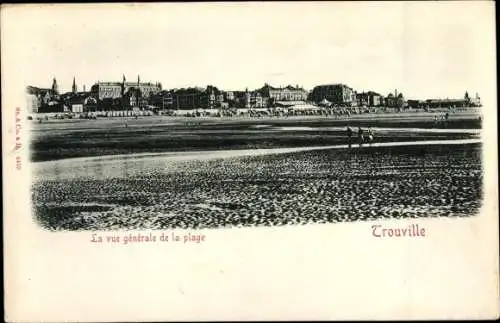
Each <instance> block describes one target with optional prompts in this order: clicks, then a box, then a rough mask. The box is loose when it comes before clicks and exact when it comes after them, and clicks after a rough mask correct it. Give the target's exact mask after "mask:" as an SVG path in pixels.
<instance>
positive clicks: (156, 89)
mask: <svg viewBox="0 0 500 323" xmlns="http://www.w3.org/2000/svg"><path fill="white" fill-rule="evenodd" d="M27 93H28V105H29V107H30V109H31V111H33V112H35V113H36V112H88V111H109V110H124V109H138V108H145V107H148V108H153V109H158V110H165V109H176V110H188V109H228V108H270V107H287V106H293V105H299V104H306V103H308V104H314V105H320V106H325V107H356V106H358V107H393V108H406V107H410V108H425V107H438V106H445V107H449V106H471V105H477V106H479V105H480V99H479V96H478V95H477V94H476V97H475V98H470V97H469V95H468V93H467V92H466V94H465V96H464V98H463V99H446V100H435V99H432V100H425V101H424V100H406V99H405V97H404V96H403V94H402V93H398V91H397V90H395V91H394V93H389V94H388V95H387V96H383V95H381V94H379V93H377V92H374V91H366V92H365V91H363V92H359V93H358V92H356V91H355V90H354V89H353V88H351V87H349V86H348V85H346V84H340V83H337V84H324V85H318V86H315V87H314V88H313V89H312V90H311V91H307V90H305V89H304V88H303V87H301V86H299V85H295V86H292V85H288V86H280V87H273V86H271V85H269V84H267V83H266V84H264V86H262V87H261V88H258V89H256V90H250V91H249V90H248V89H246V90H244V91H223V90H220V89H218V88H217V87H215V86H213V85H208V86H207V87H190V88H181V89H170V90H164V89H163V88H162V85H161V83H160V82H154V83H152V82H141V80H140V77H139V76H138V77H137V81H136V82H127V80H126V78H125V76H123V79H122V81H121V82H101V81H98V82H97V83H95V84H94V85H93V86H92V87H91V89H90V91H88V92H87V91H85V87H84V90H83V91H80V92H79V91H78V89H77V86H76V82H75V79H73V86H72V91H71V92H68V93H64V94H59V91H58V85H57V81H56V79H54V80H53V83H52V87H51V88H37V87H33V86H28V88H27Z"/></svg>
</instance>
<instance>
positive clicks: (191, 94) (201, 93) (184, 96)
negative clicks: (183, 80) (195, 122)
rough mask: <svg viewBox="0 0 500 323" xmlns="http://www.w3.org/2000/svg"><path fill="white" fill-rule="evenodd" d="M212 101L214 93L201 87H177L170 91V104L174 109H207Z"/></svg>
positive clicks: (213, 100) (211, 104)
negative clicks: (177, 88)
mask: <svg viewBox="0 0 500 323" xmlns="http://www.w3.org/2000/svg"><path fill="white" fill-rule="evenodd" d="M214 102H215V95H213V93H210V92H209V91H207V89H205V88H201V87H194V88H187V89H179V90H175V91H174V92H173V93H172V106H173V108H174V109H176V110H192V109H209V108H211V106H213V103H214Z"/></svg>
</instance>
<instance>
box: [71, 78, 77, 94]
mask: <svg viewBox="0 0 500 323" xmlns="http://www.w3.org/2000/svg"><path fill="white" fill-rule="evenodd" d="M71 91H72V92H73V93H76V92H77V88H76V81H75V77H74V76H73V85H72V86H71Z"/></svg>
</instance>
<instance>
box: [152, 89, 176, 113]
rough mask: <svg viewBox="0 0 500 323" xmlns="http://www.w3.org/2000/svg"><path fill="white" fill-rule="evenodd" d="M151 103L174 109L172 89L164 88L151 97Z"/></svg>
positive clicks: (163, 108) (159, 106)
mask: <svg viewBox="0 0 500 323" xmlns="http://www.w3.org/2000/svg"><path fill="white" fill-rule="evenodd" d="M149 104H150V105H153V106H155V107H158V108H160V109H162V110H167V109H173V108H174V100H173V96H172V93H171V92H170V91H165V90H162V91H160V92H158V93H156V94H153V95H152V96H150V98H149Z"/></svg>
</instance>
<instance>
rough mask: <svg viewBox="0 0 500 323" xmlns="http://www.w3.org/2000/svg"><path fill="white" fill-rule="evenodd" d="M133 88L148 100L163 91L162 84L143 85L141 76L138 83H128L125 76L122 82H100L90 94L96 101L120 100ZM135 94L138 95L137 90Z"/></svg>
mask: <svg viewBox="0 0 500 323" xmlns="http://www.w3.org/2000/svg"><path fill="white" fill-rule="evenodd" d="M132 88H134V89H136V90H139V91H140V95H141V97H143V98H148V97H149V96H151V95H154V94H156V93H158V92H160V91H161V83H159V82H157V83H151V82H148V83H141V81H140V77H139V76H137V82H127V81H126V79H125V76H123V81H122V82H100V81H98V82H97V83H96V84H94V85H93V86H92V88H91V89H90V92H91V93H92V96H93V97H94V98H95V99H97V100H99V101H102V100H104V99H120V98H122V96H124V95H125V94H126V93H127V92H129V91H130V89H132ZM133 92H134V95H137V92H136V91H135V90H134V91H133ZM130 96H132V93H130V94H129V97H130Z"/></svg>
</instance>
